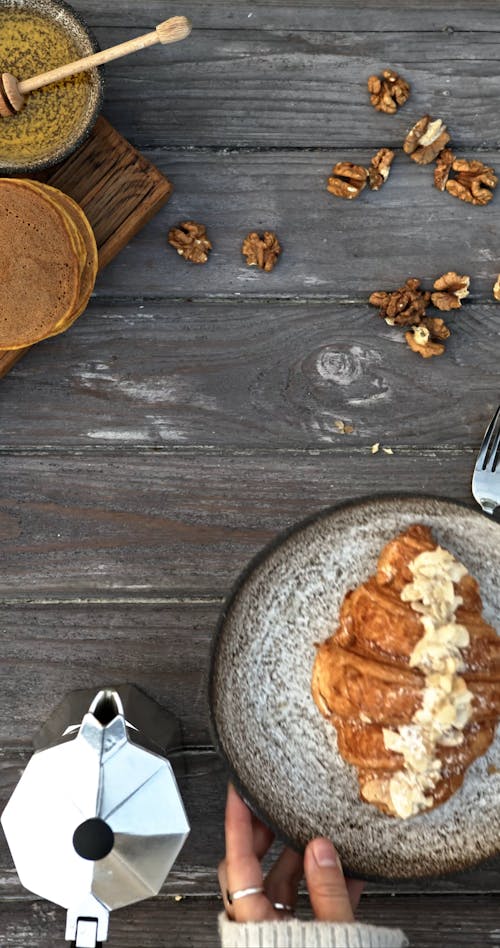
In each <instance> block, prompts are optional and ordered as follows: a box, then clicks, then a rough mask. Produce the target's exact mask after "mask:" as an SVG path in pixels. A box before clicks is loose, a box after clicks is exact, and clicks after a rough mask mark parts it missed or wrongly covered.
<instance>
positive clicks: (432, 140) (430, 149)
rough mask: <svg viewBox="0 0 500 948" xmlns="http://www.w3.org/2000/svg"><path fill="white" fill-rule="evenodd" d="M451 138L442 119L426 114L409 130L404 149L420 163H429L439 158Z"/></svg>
mask: <svg viewBox="0 0 500 948" xmlns="http://www.w3.org/2000/svg"><path fill="white" fill-rule="evenodd" d="M449 140H450V136H449V134H448V132H447V130H446V125H443V122H442V121H441V119H434V120H433V119H431V117H430V115H424V116H423V118H421V119H419V120H418V122H416V124H415V125H414V126H413V128H412V129H410V131H409V132H408V135H407V136H406V138H405V140H404V143H403V150H404V151H405V152H406V154H407V155H409V156H410V158H412V160H413V161H416V162H417V163H418V164H419V165H428V164H430V162H431V161H434V159H435V158H437V156H438V155H439V152H440V151H442V150H443V148H444V147H445V145H447V144H448V142H449Z"/></svg>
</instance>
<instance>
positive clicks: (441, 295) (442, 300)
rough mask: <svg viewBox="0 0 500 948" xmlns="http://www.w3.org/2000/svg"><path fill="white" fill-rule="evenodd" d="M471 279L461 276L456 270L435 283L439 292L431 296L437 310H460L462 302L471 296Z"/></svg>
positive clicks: (435, 288) (435, 287) (439, 278)
mask: <svg viewBox="0 0 500 948" xmlns="http://www.w3.org/2000/svg"><path fill="white" fill-rule="evenodd" d="M469 285H470V277H468V276H459V275H458V273H455V272H454V270H450V271H449V272H448V273H443V276H442V277H438V279H437V280H435V282H434V290H436V291H437V292H435V293H433V294H432V296H431V300H432V304H433V306H435V307H436V309H441V310H446V311H447V310H450V309H460V307H461V305H462V300H463V299H465V297H466V296H468V295H469Z"/></svg>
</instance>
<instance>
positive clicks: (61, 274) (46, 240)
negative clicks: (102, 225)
mask: <svg viewBox="0 0 500 948" xmlns="http://www.w3.org/2000/svg"><path fill="white" fill-rule="evenodd" d="M80 242H81V245H83V240H82V238H81V237H80V235H79V234H78V231H77V228H76V227H75V226H74V225H72V224H71V220H70V218H69V215H68V214H67V213H65V214H63V212H62V210H61V208H58V207H56V206H55V204H54V203H52V202H50V201H48V200H47V198H46V197H45V196H44V195H42V194H41V193H40V192H39V191H38V190H36V189H35V188H33V187H30V186H27V184H26V183H25V182H24V181H19V180H17V179H5V178H3V179H0V260H1V264H0V266H1V273H2V280H1V284H0V304H1V305H0V348H1V349H20V348H23V347H24V346H28V345H32V344H33V343H35V342H38V341H40V340H41V339H44V338H45V337H46V336H47V335H48V334H50V333H51V332H52V331H53V330H54V328H55V327H56V326H57V325H58V324H59V323H61V322H62V321H63V320H65V319H66V318H67V317H68V316H70V315H71V314H72V313H73V312H74V311H75V309H76V306H77V304H78V301H79V299H80V272H81V265H82V260H83V251H82V255H81V256H80V255H79V253H78V248H79V247H80Z"/></svg>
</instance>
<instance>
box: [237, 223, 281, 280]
mask: <svg viewBox="0 0 500 948" xmlns="http://www.w3.org/2000/svg"><path fill="white" fill-rule="evenodd" d="M241 252H242V254H243V255H244V256H245V257H246V258H247V265H248V266H249V267H259V269H260V270H265V271H266V272H267V273H270V272H271V270H272V269H273V268H274V266H275V264H276V261H277V259H278V257H279V255H280V253H281V246H280V243H279V241H278V238H277V236H276V234H275V233H274V232H273V231H272V230H265V231H264V233H263V234H262V235H260V234H258V233H257V232H256V231H252V233H251V234H248V235H247V236H246V237H245V239H244V241H243V244H242V246H241Z"/></svg>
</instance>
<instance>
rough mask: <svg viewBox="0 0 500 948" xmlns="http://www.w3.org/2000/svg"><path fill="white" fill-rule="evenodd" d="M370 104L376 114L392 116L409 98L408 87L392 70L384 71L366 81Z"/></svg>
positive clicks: (404, 80)
mask: <svg viewBox="0 0 500 948" xmlns="http://www.w3.org/2000/svg"><path fill="white" fill-rule="evenodd" d="M368 92H369V93H370V102H371V104H372V105H373V108H374V109H376V110H377V112H386V113H387V114H388V115H394V113H395V112H397V110H398V107H399V106H401V105H404V104H405V102H407V100H408V98H409V96H410V85H409V83H408V82H407V81H406V79H403V77H402V76H398V74H397V72H394V71H393V70H392V69H384V71H383V73H382V75H381V76H370V78H369V79H368Z"/></svg>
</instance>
